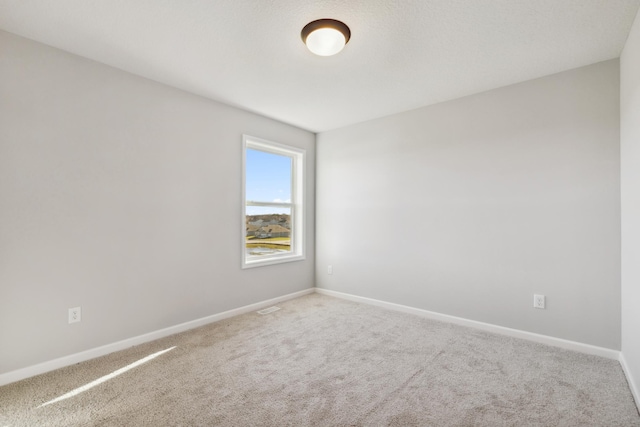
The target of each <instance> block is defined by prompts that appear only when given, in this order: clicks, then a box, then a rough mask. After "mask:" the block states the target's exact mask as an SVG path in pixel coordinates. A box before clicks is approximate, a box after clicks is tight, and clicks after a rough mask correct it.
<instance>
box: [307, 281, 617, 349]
mask: <svg viewBox="0 0 640 427" xmlns="http://www.w3.org/2000/svg"><path fill="white" fill-rule="evenodd" d="M316 292H317V293H319V294H323V295H329V296H332V297H337V298H342V299H346V300H349V301H355V302H361V303H364V304H369V305H375V306H377V307H382V308H386V309H389V310H394V311H400V312H403V313H409V314H415V315H418V316H421V317H426V318H428V319H432V320H438V321H441V322H448V323H454V324H456V325H461V326H467V327H470V328H475V329H481V330H483V331H487V332H493V333H495V334H500V335H506V336H510V337H514V338H521V339H525V340H528V341H534V342H537V343H541V344H547V345H550V346H553V347H560V348H563V349H565V350H573V351H577V352H580V353H585V354H592V355H595V356H601V357H605V358H607V359H613V360H619V357H620V352H619V351H617V350H611V349H608V348H604V347H597V346H594V345H590V344H583V343H579V342H576V341H569V340H565V339H562V338H555V337H550V336H548V335H540V334H535V333H533V332H526V331H521V330H518V329H511V328H506V327H504V326H498V325H492V324H490V323H484V322H478V321H475V320H469V319H464V318H462V317H456V316H449V315H448V314H441V313H436V312H433V311H428V310H422V309H420V308H414V307H409V306H406V305H400V304H394V303H391V302H386V301H380V300H376V299H372V298H366V297H360V296H357V295H351V294H345V293H342V292H337V291H331V290H329V289H322V288H316Z"/></svg>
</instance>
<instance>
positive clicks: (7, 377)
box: [0, 288, 314, 386]
mask: <svg viewBox="0 0 640 427" xmlns="http://www.w3.org/2000/svg"><path fill="white" fill-rule="evenodd" d="M313 292H314V288H309V289H305V290H303V291H299V292H294V293H292V294H287V295H283V296H280V297H276V298H272V299H269V300H266V301H260V302H257V303H254V304H249V305H245V306H243V307H239V308H234V309H232V310H228V311H223V312H222V313H218V314H213V315H211V316H207V317H202V318H200V319H196V320H192V321H190V322H185V323H180V324H179V325H175V326H170V327H168V328H164V329H160V330H158V331H154V332H149V333H148V334H144V335H138V336H137V337H132V338H127V339H125V340H122V341H117V342H114V343H111V344H107V345H103V346H101V347H96V348H92V349H89V350H85V351H82V352H80V353H75V354H70V355H68V356H63V357H60V358H58V359H54V360H50V361H47V362H43V363H39V364H37V365H33V366H28V367H26V368H21V369H16V370H15V371H11V372H7V373H4V374H0V386H3V385H6V384H10V383H13V382H16V381H20V380H23V379H25V378H29V377H33V376H35V375H40V374H44V373H45V372H49V371H53V370H55V369H60V368H64V367H65V366H70V365H73V364H76V363H80V362H84V361H87V360H90V359H94V358H96V357H100V356H104V355H106V354H109V353H113V352H115V351H120V350H124V349H127V348H129V347H133V346H135V345H140V344H144V343H146V342H149V341H153V340H157V339H160V338H164V337H167V336H169V335H173V334H177V333H179V332H184V331H187V330H189V329H193V328H197V327H199V326H203V325H207V324H209V323H214V322H219V321H220V320H224V319H228V318H230V317H233V316H238V315H240V314H244V313H250V312H252V311H257V310H259V309H261V308H264V307H269V306H271V305H273V304H276V303H279V302H282V301H287V300H290V299H294V298H298V297H301V296H303V295H307V294H311V293H313Z"/></svg>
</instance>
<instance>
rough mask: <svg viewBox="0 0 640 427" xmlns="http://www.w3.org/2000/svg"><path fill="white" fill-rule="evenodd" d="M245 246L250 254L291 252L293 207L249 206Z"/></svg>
mask: <svg viewBox="0 0 640 427" xmlns="http://www.w3.org/2000/svg"><path fill="white" fill-rule="evenodd" d="M245 229H246V234H245V239H246V241H245V247H246V249H245V250H246V254H247V255H248V256H265V255H278V254H286V253H290V252H291V209H290V208H281V207H265V206H247V211H246V215H245Z"/></svg>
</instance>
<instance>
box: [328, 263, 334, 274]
mask: <svg viewBox="0 0 640 427" xmlns="http://www.w3.org/2000/svg"><path fill="white" fill-rule="evenodd" d="M327 273H329V274H333V266H332V265H330V266H329V267H328V268H327Z"/></svg>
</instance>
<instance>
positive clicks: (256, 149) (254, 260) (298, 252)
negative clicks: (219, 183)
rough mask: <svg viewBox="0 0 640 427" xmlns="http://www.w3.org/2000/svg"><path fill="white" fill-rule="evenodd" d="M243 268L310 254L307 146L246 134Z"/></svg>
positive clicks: (294, 258)
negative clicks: (306, 220) (306, 216)
mask: <svg viewBox="0 0 640 427" xmlns="http://www.w3.org/2000/svg"><path fill="white" fill-rule="evenodd" d="M243 146H244V147H243V166H244V170H243V185H242V188H243V197H242V200H243V206H242V213H243V221H242V224H243V228H242V238H243V240H244V241H243V245H242V246H243V251H242V268H249V267H257V266H261V265H269V264H276V263H281V262H288V261H297V260H301V259H304V226H303V224H304V200H303V199H304V198H303V196H304V194H303V190H302V189H303V184H304V182H303V178H304V162H305V151H304V150H302V149H299V148H294V147H289V146H286V145H282V144H277V143H275V142H269V141H265V140H263V139H259V138H254V137H251V136H247V135H244V136H243Z"/></svg>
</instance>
